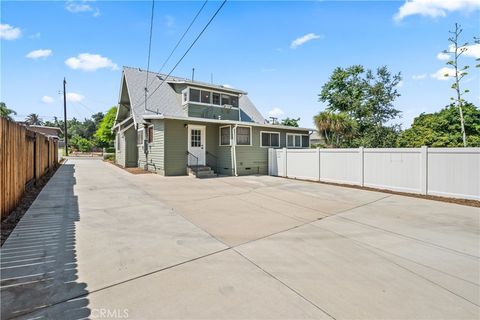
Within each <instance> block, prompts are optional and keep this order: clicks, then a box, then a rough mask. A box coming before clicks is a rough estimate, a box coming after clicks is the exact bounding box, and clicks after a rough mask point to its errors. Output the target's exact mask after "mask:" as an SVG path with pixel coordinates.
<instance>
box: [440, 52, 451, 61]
mask: <svg viewBox="0 0 480 320" xmlns="http://www.w3.org/2000/svg"><path fill="white" fill-rule="evenodd" d="M437 59H438V60H442V61H444V60H448V59H450V55H449V54H447V53H445V52H439V53H438V54H437Z"/></svg>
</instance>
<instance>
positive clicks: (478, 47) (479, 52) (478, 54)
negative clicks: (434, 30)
mask: <svg viewBox="0 0 480 320" xmlns="http://www.w3.org/2000/svg"><path fill="white" fill-rule="evenodd" d="M463 48H466V49H467V50H466V51H465V52H464V53H463V55H465V56H466V57H472V58H475V59H479V58H480V43H475V44H472V45H469V46H465V47H460V49H463ZM449 50H450V52H453V51H454V49H453V45H450V47H449Z"/></svg>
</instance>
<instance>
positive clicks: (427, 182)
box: [268, 147, 480, 200]
mask: <svg viewBox="0 0 480 320" xmlns="http://www.w3.org/2000/svg"><path fill="white" fill-rule="evenodd" d="M268 172H269V175H272V176H280V177H288V178H297V179H305V180H314V181H325V182H335V183H344V184H352V185H359V186H365V187H372V188H379V189H387V190H393V191H401V192H411V193H418V194H424V195H437V196H444V197H452V198H462V199H472V200H480V148H427V147H422V148H391V149H367V148H358V149H318V148H317V149H286V148H283V149H269V152H268Z"/></svg>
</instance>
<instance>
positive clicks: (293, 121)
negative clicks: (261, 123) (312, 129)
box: [282, 118, 300, 128]
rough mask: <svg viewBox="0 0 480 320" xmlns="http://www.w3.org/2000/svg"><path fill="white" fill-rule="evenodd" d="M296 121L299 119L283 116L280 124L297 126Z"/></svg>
mask: <svg viewBox="0 0 480 320" xmlns="http://www.w3.org/2000/svg"><path fill="white" fill-rule="evenodd" d="M298 121H300V118H298V119H293V118H292V119H290V118H285V119H283V120H282V125H284V126H290V127H296V128H298Z"/></svg>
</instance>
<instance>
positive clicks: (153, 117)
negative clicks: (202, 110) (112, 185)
mask: <svg viewBox="0 0 480 320" xmlns="http://www.w3.org/2000/svg"><path fill="white" fill-rule="evenodd" d="M143 119H144V120H165V119H171V120H183V121H197V122H207V123H218V124H230V125H244V126H253V127H268V128H275V129H284V130H285V129H288V130H299V131H313V130H315V129H312V128H300V127H292V126H283V125H276V124H269V123H257V122H245V121H234V120H218V119H207V118H196V117H172V116H166V115H163V114H148V115H144V116H143Z"/></svg>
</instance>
